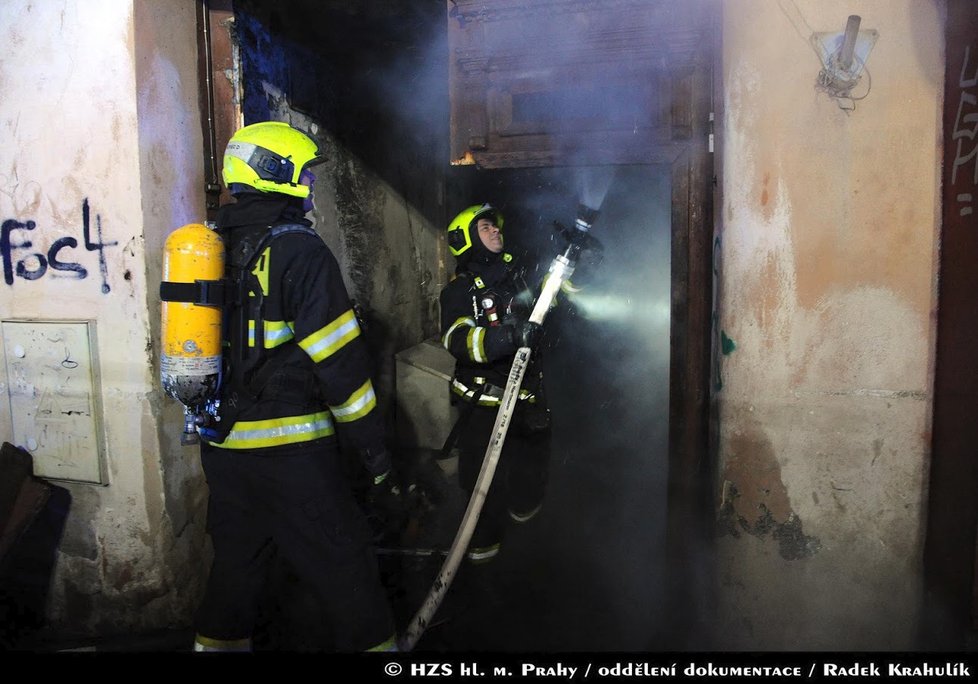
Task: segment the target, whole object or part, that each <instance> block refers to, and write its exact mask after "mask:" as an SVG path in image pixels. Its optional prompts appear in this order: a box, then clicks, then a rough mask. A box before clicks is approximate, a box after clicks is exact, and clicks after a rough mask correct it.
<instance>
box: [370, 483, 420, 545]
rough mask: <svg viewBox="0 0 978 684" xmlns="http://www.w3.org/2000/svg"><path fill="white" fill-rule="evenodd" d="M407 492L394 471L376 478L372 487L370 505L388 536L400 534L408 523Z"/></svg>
mask: <svg viewBox="0 0 978 684" xmlns="http://www.w3.org/2000/svg"><path fill="white" fill-rule="evenodd" d="M406 494H407V492H406V490H405V488H404V487H403V486H402V484H401V480H400V478H399V477H398V475H397V472H396V471H394V470H388V471H387V472H386V473H384V474H382V475H378V476H376V477H374V480H373V485H372V486H371V487H370V492H369V504H370V508H371V509H372V512H373V514H374V515H375V516H376V517H378V518H380V522H381V524H382V526H383V528H384V531H385V533H387V534H397V533H399V532H400V531H401V530H402V529H403V527H404V525H405V523H406V522H407V518H408V514H409V512H410V511H409V505H408V499H407V495H406Z"/></svg>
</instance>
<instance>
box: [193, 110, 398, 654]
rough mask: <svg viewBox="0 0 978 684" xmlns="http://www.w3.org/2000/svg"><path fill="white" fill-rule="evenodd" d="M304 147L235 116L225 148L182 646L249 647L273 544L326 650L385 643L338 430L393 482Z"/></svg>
mask: <svg viewBox="0 0 978 684" xmlns="http://www.w3.org/2000/svg"><path fill="white" fill-rule="evenodd" d="M320 161H321V160H320V158H319V157H318V149H317V145H316V144H315V143H314V142H313V141H312V140H311V139H310V138H309V137H308V136H306V135H305V134H303V133H301V132H300V131H298V130H296V129H294V128H292V127H290V126H288V125H287V124H284V123H278V122H266V123H257V124H253V125H250V126H245V127H244V128H242V129H240V130H239V131H238V132H237V133H235V135H234V136H233V137H232V138H231V141H230V142H229V143H228V146H227V150H226V152H225V156H224V174H223V175H224V181H225V183H226V184H227V186H228V188H229V190H230V191H231V194H232V195H233V196H234V198H235V200H236V201H235V202H233V203H230V204H227V205H225V206H223V207H222V208H221V210H220V213H219V215H218V219H217V224H218V231H219V232H220V233H221V235H222V237H223V239H224V241H225V245H226V250H227V267H226V280H227V282H228V283H229V286H228V287H229V289H230V290H231V300H232V301H231V303H229V304H227V305H226V306H225V316H224V320H225V326H224V330H225V333H224V334H225V344H226V349H225V359H226V360H227V366H226V368H225V372H224V378H223V380H222V389H221V395H220V399H221V406H220V416H221V420H220V422H218V423H216V424H214V425H211V426H208V427H204V428H201V429H200V433H201V436H202V438H203V439H202V444H201V460H202V463H203V468H204V473H205V475H206V477H207V482H208V485H209V489H210V501H209V508H208V520H207V527H208V531H209V533H210V535H211V539H212V541H213V547H214V561H213V565H212V568H211V573H210V577H209V580H208V582H207V587H206V592H205V596H204V599H203V602H202V604H201V606H200V608H199V611H198V615H197V620H196V632H197V637H196V646H195V648H196V649H197V650H244V649H249V648H250V646H251V637H252V632H253V628H254V627H255V620H256V612H257V607H258V599H259V594H260V592H261V590H262V588H263V584H264V582H265V580H266V577H267V574H268V570H269V563H270V559H271V558H272V557H273V555H274V552H275V551H277V552H278V554H279V555H280V556H281V557H282V558H284V559H285V560H286V561H287V562H288V564H289V565H290V566H291V569H292V570H293V572H294V573H295V575H296V576H297V577H298V578H299V579H300V580H301V581H302V582H304V583H305V585H307V586H308V587H309V588H310V589H311V590H312V592H313V593H314V594H315V595H316V597H317V598H318V599H319V604H320V605H321V607H322V610H323V611H324V615H323V621H324V623H326V624H328V625H329V633H330V634H332V635H333V639H334V640H333V642H332V643H324V644H322V648H323V649H326V650H341V651H363V650H390V649H393V647H394V643H395V641H394V621H393V618H392V614H391V610H390V607H389V605H388V600H387V595H386V592H385V590H384V588H383V586H382V584H381V582H380V579H379V574H378V568H377V562H376V557H375V555H374V553H373V551H372V548H371V546H370V541H371V535H370V529H369V526H368V524H367V521H366V519H365V517H364V514H363V513H362V511H361V510H360V508H359V507H358V505H357V503H356V501H355V499H354V496H353V492H352V489H351V485H350V483H349V482H348V480H347V477H346V476H345V474H344V472H343V471H342V468H341V466H342V464H341V461H340V458H339V456H340V453H339V448H338V444H337V432H338V431H339V432H341V433H342V434H343V435H344V437H345V440H346V441H347V442H349V443H350V444H351V445H353V446H354V447H355V448H356V449H357V450H358V452H359V453H360V454H361V456H362V460H363V466H364V467H365V468H366V469H367V471H368V472H369V476H370V477H371V478H372V480H373V482H374V483H375V487H376V488H378V489H384V490H388V491H390V492H396V485H395V484H394V483H393V480H394V478H393V476H392V475H391V474H390V471H391V459H390V456H389V452H388V450H387V448H386V445H385V437H384V429H383V425H382V420H381V417H380V416H379V415H378V414H379V411H378V409H377V402H376V397H375V395H374V388H373V385H372V383H371V378H370V364H369V358H368V352H367V347H366V344H365V343H364V340H363V337H362V336H361V329H360V327H359V324H358V322H357V318H356V316H355V315H354V311H353V308H352V306H351V303H350V299H349V297H348V295H347V292H346V288H345V287H344V285H343V280H342V277H341V274H340V270H339V267H338V265H337V262H336V259H335V258H334V257H333V254H332V253H331V252H330V250H329V248H327V246H326V245H325V244H324V243H323V241H322V239H321V238H320V237H319V236H318V235H317V234H316V233H315V231H313V230H312V228H311V222H310V221H309V220H307V219H306V218H305V215H306V212H307V211H309V210H310V209H311V208H312V205H311V200H312V185H313V180H314V176H313V174H312V171H311V170H310V169H311V167H312V166H313V165H315V164H316V163H318V162H320Z"/></svg>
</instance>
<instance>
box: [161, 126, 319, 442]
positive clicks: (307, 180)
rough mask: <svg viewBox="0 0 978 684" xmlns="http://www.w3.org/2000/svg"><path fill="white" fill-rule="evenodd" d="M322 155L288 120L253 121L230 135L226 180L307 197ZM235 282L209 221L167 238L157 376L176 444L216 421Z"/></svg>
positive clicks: (231, 185) (241, 189)
mask: <svg viewBox="0 0 978 684" xmlns="http://www.w3.org/2000/svg"><path fill="white" fill-rule="evenodd" d="M321 161H322V158H321V157H319V156H318V148H317V146H316V143H314V142H313V141H312V140H311V139H309V137H307V136H306V135H305V134H303V133H301V132H300V131H297V130H296V129H294V128H292V127H291V126H289V125H288V124H285V123H281V122H277V121H267V122H263V123H257V124H252V125H250V126H245V127H244V128H242V129H240V130H239V131H238V132H237V133H235V134H234V135H233V136H232V137H231V140H230V141H229V142H228V145H227V149H226V150H225V153H224V166H223V178H224V184H225V185H226V186H227V188H228V189H229V190H230V191H231V194H232V195H238V194H241V193H247V192H260V193H279V194H282V195H288V196H291V197H298V198H301V199H303V200H306V201H308V200H309V199H311V189H310V184H311V182H312V176H311V174H310V173H309V171H308V169H309V167H311V166H313V165H315V164H318V163H320V162H321ZM237 286H238V283H233V282H231V281H230V279H229V278H228V277H227V276H226V274H225V250H224V242H223V240H222V239H221V237H220V235H219V234H218V232H217V230H216V226H215V225H214V224H213V223H208V224H202V223H190V224H188V225H185V226H183V227H181V228H178V229H176V230H175V231H173V233H171V234H170V236H169V237H168V238H167V239H166V243H165V245H164V248H163V278H162V282H161V283H160V299H161V300H162V303H163V306H162V314H161V317H162V339H163V345H162V352H161V354H160V379H161V381H162V385H163V390H164V391H165V392H166V394H167V395H168V396H170V397H172V398H173V399H176V400H177V401H179V402H180V403H181V404H183V406H184V429H183V434H182V436H181V440H180V441H181V443H182V444H196V443H198V442H199V435H198V429H199V428H203V427H206V426H212V425H214V424H216V423H217V422H219V421H220V414H219V409H220V399H219V397H220V388H221V383H222V377H223V375H224V370H223V365H224V364H223V360H222V353H221V351H222V345H223V344H224V340H223V332H222V331H223V327H224V326H223V325H222V321H223V317H224V308H225V307H226V306H227V304H229V303H231V302H232V301H233V297H234V296H235V293H236V291H237V289H238V288H237ZM228 427H230V426H228Z"/></svg>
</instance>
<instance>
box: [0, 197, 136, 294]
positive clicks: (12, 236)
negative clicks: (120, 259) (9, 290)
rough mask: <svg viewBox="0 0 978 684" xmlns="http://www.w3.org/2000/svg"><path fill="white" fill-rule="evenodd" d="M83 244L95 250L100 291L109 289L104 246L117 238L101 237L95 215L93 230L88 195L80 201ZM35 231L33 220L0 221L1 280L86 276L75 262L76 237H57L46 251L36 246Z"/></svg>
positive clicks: (104, 292) (99, 217) (86, 270)
mask: <svg viewBox="0 0 978 684" xmlns="http://www.w3.org/2000/svg"><path fill="white" fill-rule="evenodd" d="M81 210H82V244H83V245H84V248H85V251H86V252H98V269H99V276H100V277H101V279H102V293H103V294H108V293H109V292H110V291H111V289H112V288H111V287H110V286H109V268H108V262H107V261H106V258H105V249H106V247H114V246H116V245H118V244H119V243H118V242H116V241H112V242H106V241H105V240H104V238H103V237H102V217H101V215H99V214H96V215H95V231H94V236H93V233H92V216H91V208H90V207H89V205H88V198H87V197H86V198H85V199H84V200H83V201H82V207H81ZM35 230H37V222H35V221H30V220H28V221H18V220H16V219H7V220H5V221H4V222H3V223H2V224H0V256H2V258H3V281H4V283H6V284H7V285H13V284H14V277H15V276H16V277H17V278H21V279H23V280H39V279H41V278H43V277H44V276H45V275H46V274H49V273H50V274H52V275H54V277H58V276H60V277H64V278H73V279H77V280H84V279H85V278H87V277H88V275H89V269H87V268H85V266H83V265H82V264H81V263H79V262H78V261H75V260H74V259H75V258H76V255H75V253H74V250H77V249H78V240H77V239H76V238H74V237H71V236H65V237H61V238H58V239H57V240H55V241H54V242H52V243H51V246H50V247H48V248H47V250H43V249H40V248H38V247H35V244H34V240H33V235H36V234H37V233H32V231H35ZM93 237H94V239H93Z"/></svg>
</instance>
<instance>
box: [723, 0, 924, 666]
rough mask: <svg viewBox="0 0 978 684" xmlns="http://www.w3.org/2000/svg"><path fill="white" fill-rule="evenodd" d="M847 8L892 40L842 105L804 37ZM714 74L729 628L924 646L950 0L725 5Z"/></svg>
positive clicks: (846, 644)
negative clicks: (921, 629) (718, 104)
mask: <svg viewBox="0 0 978 684" xmlns="http://www.w3.org/2000/svg"><path fill="white" fill-rule="evenodd" d="M850 14H859V15H860V16H861V17H862V25H861V28H862V29H864V30H865V29H876V30H877V31H879V39H878V41H877V43H876V46H875V48H874V49H873V51H872V53H871V54H870V56H869V60H868V68H869V71H870V73H871V78H872V83H871V90H870V92H869V94H868V96H867V97H866V98H865V99H863V100H860V101H858V102H857V103H856V108H855V110H854V111H851V112H846V111H843V110H842V109H841V108H840V107H839V106H838V104H837V102H836V101H835V100H834V99H832V98H831V97H829V96H828V95H827V94H825V93H823V92H820V91H818V90H816V89H815V87H814V86H815V81H816V77H817V75H818V73H819V69H820V63H819V61H818V58H817V57H816V55H815V53H814V51H813V49H812V47H811V46H810V44H809V43H808V38H809V35H810V33H811V32H812V31H841V30H842V29H843V28H844V27H845V24H846V19H847V17H848V15H850ZM722 78H723V93H724V95H723V115H722V118H721V126H722V140H723V149H722V159H723V183H722V196H723V202H722V207H721V209H720V210H721V212H722V215H721V217H720V228H719V240H720V242H719V244H720V253H719V262H720V264H721V271H720V273H721V275H720V287H719V292H720V295H719V297H718V301H717V306H718V313H719V326H720V327H721V328H722V331H723V334H724V335H725V336H726V338H727V342H726V343H725V344H724V345H722V347H721V349H718V350H717V354H720V358H719V360H720V374H721V376H722V379H723V384H722V389H720V390H719V391H718V394H717V400H718V404H719V416H720V425H719V459H720V462H719V478H718V479H719V489H720V491H718V492H717V497H718V500H719V502H720V504H719V521H720V531H721V537H720V540H719V547H718V558H719V582H720V585H721V586H720V595H721V601H720V621H719V625H720V630H719V631H720V637H719V640H720V644H721V645H722V646H725V647H729V648H734V649H819V650H822V649H891V648H893V649H898V648H910V647H912V646H913V643H914V642H913V639H914V628H915V622H916V619H917V615H918V608H919V605H918V604H919V595H920V587H921V583H920V572H921V554H922V546H923V539H922V529H923V528H922V522H923V521H922V516H923V510H924V509H923V504H924V501H925V489H926V477H925V475H926V468H927V461H928V449H929V443H930V437H929V426H930V414H931V404H932V399H931V385H932V358H933V348H934V332H933V322H932V316H933V314H934V311H935V302H936V298H935V294H934V282H935V276H934V273H935V257H936V249H937V228H938V209H939V207H938V188H939V181H940V176H939V152H940V142H939V140H940V131H941V126H940V112H941V104H942V102H941V100H942V95H941V93H942V79H943V5H942V3H940V2H929V1H928V2H920V1H917V0H861V1H859V2H842V1H841V0H817V1H816V0H785V1H783V2H779V3H773V2H757V1H756V0H728V1H727V2H724V3H723V67H722ZM865 81H866V78H865V77H864V79H863V83H862V84H861V85H860V86H859V87H857V89H856V92H863V91H864V86H865V85H866V83H865Z"/></svg>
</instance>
